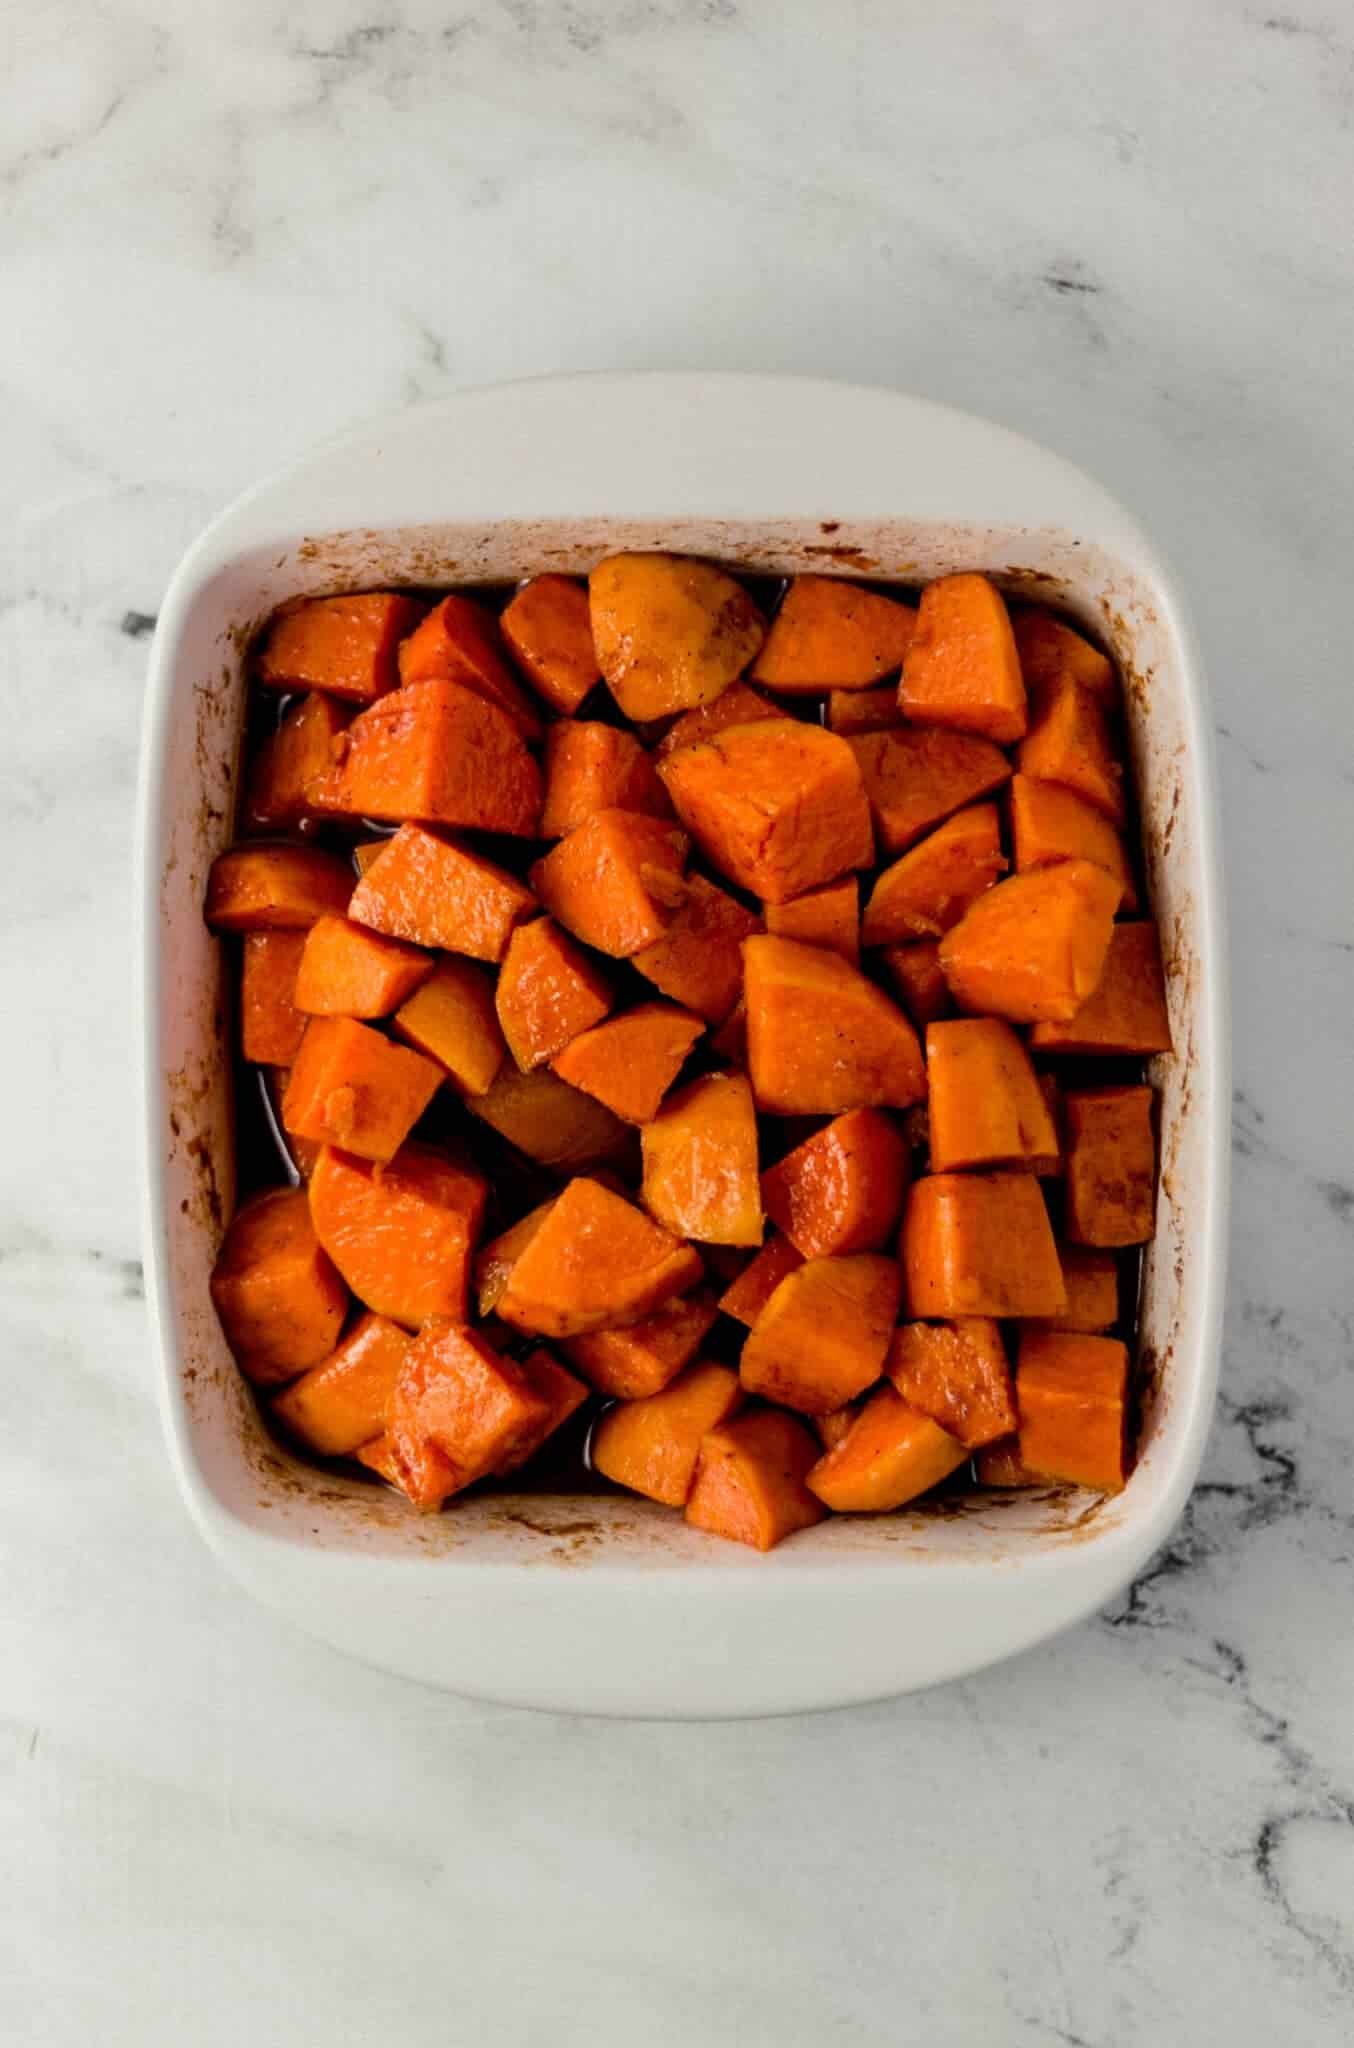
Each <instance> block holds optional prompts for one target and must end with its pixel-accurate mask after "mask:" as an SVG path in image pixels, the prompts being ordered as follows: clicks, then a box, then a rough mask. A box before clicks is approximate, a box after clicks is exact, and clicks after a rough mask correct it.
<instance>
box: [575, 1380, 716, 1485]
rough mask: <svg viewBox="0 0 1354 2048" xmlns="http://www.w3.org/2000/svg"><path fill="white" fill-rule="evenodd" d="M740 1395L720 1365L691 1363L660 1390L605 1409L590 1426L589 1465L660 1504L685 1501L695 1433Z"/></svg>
mask: <svg viewBox="0 0 1354 2048" xmlns="http://www.w3.org/2000/svg"><path fill="white" fill-rule="evenodd" d="M742 1398H743V1393H742V1389H741V1387H740V1386H739V1384H738V1375H737V1373H736V1372H731V1371H730V1370H729V1368H728V1367H727V1366H726V1365H693V1366H692V1367H691V1368H690V1370H689V1371H687V1372H684V1373H682V1374H681V1376H680V1377H679V1378H678V1379H675V1380H673V1382H672V1383H671V1385H670V1386H667V1387H665V1388H663V1390H662V1391H661V1392H660V1393H657V1394H650V1395H648V1396H647V1397H646V1398H645V1399H643V1400H638V1401H622V1402H619V1403H618V1404H617V1405H616V1407H614V1408H609V1409H608V1410H607V1412H606V1414H605V1415H603V1416H602V1418H601V1420H600V1421H599V1422H598V1423H597V1424H596V1426H595V1427H594V1429H593V1432H592V1441H591V1444H590V1446H589V1457H590V1459H591V1463H592V1467H593V1470H594V1471H596V1472H600V1473H601V1474H602V1475H603V1477H604V1478H606V1479H611V1480H614V1482H615V1483H616V1485H617V1486H625V1487H628V1488H629V1490H630V1491H631V1493H642V1494H643V1495H644V1496H645V1497H646V1499H648V1500H656V1501H661V1502H662V1503H663V1505H664V1506H665V1507H670V1508H681V1507H685V1506H686V1500H687V1495H688V1494H689V1493H690V1491H691V1482H692V1480H693V1479H694V1478H695V1476H696V1459H697V1458H698V1456H699V1455H700V1447H701V1438H702V1437H703V1436H704V1435H705V1433H706V1431H707V1430H711V1429H717V1428H718V1427H719V1425H720V1423H721V1422H727V1421H728V1420H729V1418H730V1417H731V1416H733V1415H734V1414H736V1413H737V1411H738V1408H739V1406H740V1404H741V1402H742Z"/></svg>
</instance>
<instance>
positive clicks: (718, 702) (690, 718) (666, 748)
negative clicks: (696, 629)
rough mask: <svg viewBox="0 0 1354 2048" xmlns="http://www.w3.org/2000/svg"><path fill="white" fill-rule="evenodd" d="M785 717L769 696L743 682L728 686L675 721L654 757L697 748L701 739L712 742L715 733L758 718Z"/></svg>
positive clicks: (749, 722) (756, 720)
mask: <svg viewBox="0 0 1354 2048" xmlns="http://www.w3.org/2000/svg"><path fill="white" fill-rule="evenodd" d="M784 716H785V713H784V711H783V710H782V709H781V707H780V705H779V704H773V703H772V702H771V700H770V698H769V697H763V696H761V695H760V694H759V693H758V692H757V691H756V690H750V689H749V688H748V686H747V684H746V683H730V684H729V687H728V689H727V690H721V691H720V693H719V695H718V696H717V697H716V698H715V701H714V703H713V704H701V705H699V706H698V707H697V708H696V710H694V711H684V712H683V713H682V715H681V717H680V718H676V719H674V720H673V722H672V724H671V725H670V726H669V727H668V729H667V731H666V732H665V733H664V735H663V737H662V739H661V740H660V741H659V742H658V745H657V746H656V747H655V748H654V754H655V756H656V757H657V758H658V759H659V760H660V761H662V760H665V759H666V758H667V756H668V755H669V754H675V753H676V752H677V750H678V748H679V747H698V746H699V745H700V744H701V742H702V741H703V740H710V739H713V738H714V736H715V734H716V733H717V732H725V731H727V729H728V728H729V726H731V725H755V724H756V723H757V722H758V720H759V719H763V718H784Z"/></svg>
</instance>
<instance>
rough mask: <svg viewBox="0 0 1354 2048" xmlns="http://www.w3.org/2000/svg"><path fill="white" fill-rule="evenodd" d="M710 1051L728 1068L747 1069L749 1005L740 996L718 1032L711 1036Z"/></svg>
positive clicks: (713, 1032)
mask: <svg viewBox="0 0 1354 2048" xmlns="http://www.w3.org/2000/svg"><path fill="white" fill-rule="evenodd" d="M710 1050H711V1052H712V1053H713V1054H714V1055H715V1058H716V1059H720V1060H723V1062H724V1064H725V1066H727V1067H746V1065H747V1063H748V1013H747V1004H746V1003H745V1002H744V1001H743V999H742V997H741V996H740V997H739V999H738V1001H737V1002H736V1003H735V1004H734V1006H733V1008H732V1009H731V1010H730V1012H729V1014H728V1016H727V1017H726V1018H725V1019H724V1022H723V1023H722V1024H721V1025H720V1027H719V1029H718V1031H712V1032H711V1034H710Z"/></svg>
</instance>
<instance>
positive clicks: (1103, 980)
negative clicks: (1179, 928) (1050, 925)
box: [1030, 918, 1171, 1058]
mask: <svg viewBox="0 0 1354 2048" xmlns="http://www.w3.org/2000/svg"><path fill="white" fill-rule="evenodd" d="M1030 1044H1031V1045H1032V1046H1034V1047H1036V1048H1037V1049H1038V1050H1039V1051H1040V1052H1079V1053H1122V1054H1127V1055H1131V1056H1133V1057H1136V1058H1142V1057H1143V1056H1145V1055H1147V1054H1149V1053H1157V1052H1169V1051H1170V1049H1171V1026H1170V1020H1169V1018H1168V1017H1167V1014H1166V983H1165V977H1164V976H1163V974H1162V969H1161V945H1160V942H1159V940H1158V938H1157V928H1156V926H1155V924H1154V923H1153V922H1152V920H1151V919H1150V918H1143V919H1142V920H1140V921H1139V922H1136V923H1133V924H1116V925H1115V927H1114V930H1113V931H1112V932H1111V934H1110V943H1109V951H1108V952H1107V953H1106V955H1105V966H1104V970H1103V972H1102V973H1101V976H1100V980H1099V981H1098V983H1097V984H1096V986H1095V988H1094V989H1093V990H1092V992H1091V994H1090V995H1089V996H1087V998H1086V1000H1085V1002H1084V1003H1083V1004H1082V1006H1081V1008H1080V1009H1079V1010H1078V1011H1077V1012H1076V1013H1075V1015H1074V1016H1071V1017H1069V1018H1068V1019H1067V1020H1066V1022H1065V1023H1056V1022H1052V1021H1050V1022H1046V1023H1042V1024H1036V1025H1035V1027H1034V1029H1033V1031H1031V1033H1030Z"/></svg>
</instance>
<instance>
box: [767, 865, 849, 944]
mask: <svg viewBox="0 0 1354 2048" xmlns="http://www.w3.org/2000/svg"><path fill="white" fill-rule="evenodd" d="M762 910H763V915H764V916H765V919H766V928H767V930H768V931H769V932H779V933H780V935H781V937H782V938H786V939H799V940H800V941H801V942H802V943H803V944H804V945H806V946H826V947H827V949H828V951H829V952H830V953H840V954H841V957H842V959H843V960H849V961H850V962H851V965H852V966H853V967H855V966H858V965H859V963H860V884H859V883H858V882H857V880H856V878H855V876H854V875H843V877H842V879H841V881H840V882H825V883H824V884H823V886H822V888H820V889H809V890H808V891H807V892H806V893H805V894H804V895H803V896H792V897H791V899H790V901H789V902H788V903H766V904H763V906H762Z"/></svg>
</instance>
